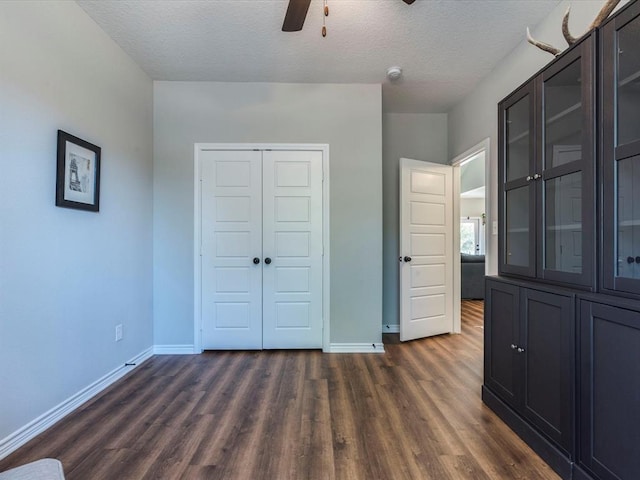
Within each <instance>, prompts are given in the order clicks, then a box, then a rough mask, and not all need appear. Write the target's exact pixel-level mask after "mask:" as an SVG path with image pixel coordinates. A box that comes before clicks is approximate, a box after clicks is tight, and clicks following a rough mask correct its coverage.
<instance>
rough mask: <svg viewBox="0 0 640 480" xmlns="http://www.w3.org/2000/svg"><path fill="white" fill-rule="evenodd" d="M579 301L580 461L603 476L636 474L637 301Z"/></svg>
mask: <svg viewBox="0 0 640 480" xmlns="http://www.w3.org/2000/svg"><path fill="white" fill-rule="evenodd" d="M601 301H602V299H599V301H592V300H584V299H583V300H581V301H580V303H579V314H580V349H579V351H580V377H579V378H580V395H579V397H580V398H579V400H580V422H579V431H580V444H579V452H580V453H579V461H580V464H581V465H582V466H583V467H584V468H585V469H586V470H588V471H589V473H591V474H592V475H593V476H594V477H596V478H599V479H602V480H613V479H615V480H621V479H637V478H640V305H637V302H635V305H628V306H617V305H616V304H615V303H613V302H611V301H608V302H607V303H600V302H601Z"/></svg>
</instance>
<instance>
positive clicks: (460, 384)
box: [0, 301, 559, 480]
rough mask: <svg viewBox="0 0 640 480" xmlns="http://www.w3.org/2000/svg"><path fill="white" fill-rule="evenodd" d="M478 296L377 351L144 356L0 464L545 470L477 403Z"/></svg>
mask: <svg viewBox="0 0 640 480" xmlns="http://www.w3.org/2000/svg"><path fill="white" fill-rule="evenodd" d="M482 308H483V302H482V301H464V302H463V306H462V317H463V323H462V334H461V335H444V336H439V337H433V338H429V339H423V340H416V341H413V342H408V343H402V344H401V343H400V342H399V341H398V338H397V335H385V343H386V345H385V350H386V352H387V353H386V354H384V355H380V354H323V353H321V352H315V351H264V352H209V353H205V354H203V355H196V356H156V357H153V358H152V359H150V360H148V361H147V362H145V363H144V364H143V365H141V366H140V367H138V368H137V369H136V370H134V371H133V372H132V373H131V374H129V375H128V376H127V377H125V378H123V379H122V380H120V381H118V382H117V383H116V384H114V385H113V386H111V387H110V388H109V389H107V390H106V391H105V392H103V393H102V394H100V395H99V396H97V397H96V398H94V399H93V400H91V401H90V402H87V403H86V404H85V405H83V406H82V407H81V408H80V409H78V410H77V411H75V412H74V413H72V414H70V415H69V416H67V417H66V418H65V419H63V420H62V421H61V422H59V423H58V424H56V425H55V426H54V427H52V428H51V429H49V430H48V431H46V432H44V433H43V434H41V435H40V436H39V437H37V438H35V439H34V440H32V441H31V442H29V443H28V444H27V445H25V446H23V447H22V448H21V449H19V450H18V451H16V452H14V453H13V454H12V455H10V456H9V457H7V458H5V459H4V460H1V461H0V471H3V470H5V469H8V468H12V467H14V466H17V465H19V464H22V463H26V462H29V461H32V460H35V459H38V458H42V457H54V458H58V459H60V460H61V461H62V463H63V465H64V469H65V475H66V477H67V479H68V480H75V479H77V480H87V479H90V480H101V479H109V480H113V479H118V480H121V479H135V480H138V479H208V480H211V479H337V480H342V479H385V480H386V479H438V480H442V479H474V480H475V479H557V478H559V477H557V476H556V475H555V474H554V473H553V471H552V470H551V469H550V468H549V467H548V466H547V465H546V464H545V463H544V462H543V461H542V460H541V459H540V458H539V457H538V456H537V455H536V454H535V453H533V451H532V450H531V449H529V447H527V446H526V445H525V444H524V443H523V442H522V441H521V440H520V439H519V438H518V437H517V436H516V435H515V434H514V433H513V432H512V431H511V430H509V428H508V427H506V426H505V425H504V424H503V423H502V421H501V420H499V419H498V418H497V417H496V416H495V415H494V414H493V413H492V412H491V411H490V410H489V409H488V408H486V407H485V406H484V405H483V404H482V402H481V400H480V386H481V383H482Z"/></svg>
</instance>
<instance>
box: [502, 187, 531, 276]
mask: <svg viewBox="0 0 640 480" xmlns="http://www.w3.org/2000/svg"><path fill="white" fill-rule="evenodd" d="M506 197H507V198H506V205H505V210H506V212H505V218H506V219H507V220H506V225H505V227H506V239H505V249H506V252H505V263H506V264H507V265H514V266H520V267H528V266H529V186H528V185H527V186H525V187H520V188H515V189H513V190H509V191H507V192H506Z"/></svg>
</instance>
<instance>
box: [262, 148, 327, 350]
mask: <svg viewBox="0 0 640 480" xmlns="http://www.w3.org/2000/svg"><path fill="white" fill-rule="evenodd" d="M263 172H264V173H263V177H264V183H263V192H264V194H263V199H264V200H263V202H264V203H263V229H264V234H263V251H264V256H265V257H268V258H269V259H271V263H270V264H266V261H265V265H264V266H263V299H264V301H263V314H262V315H263V347H264V348H321V347H322V152H319V151H306V152H305V151H265V152H264V154H263Z"/></svg>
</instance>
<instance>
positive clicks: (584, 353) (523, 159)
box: [482, 0, 640, 480]
mask: <svg viewBox="0 0 640 480" xmlns="http://www.w3.org/2000/svg"><path fill="white" fill-rule="evenodd" d="M596 93H599V95H597V96H596ZM596 98H597V100H598V103H597V104H596ZM596 131H597V135H595V132H596ZM498 141H499V151H498V158H499V162H498V175H499V177H498V207H499V212H498V215H499V217H498V222H499V226H500V228H499V231H498V235H499V237H498V253H499V258H498V272H499V274H500V276H499V277H490V278H488V279H487V282H486V297H485V298H486V303H485V378H484V385H483V389H482V398H483V400H484V402H485V403H486V404H487V405H488V406H489V407H490V408H491V409H493V410H494V411H495V412H496V413H497V414H498V415H499V416H500V418H502V419H503V420H504V421H505V423H507V424H508V425H509V426H510V427H511V428H512V429H513V430H514V431H515V432H516V433H518V435H520V437H521V438H523V439H524V440H525V441H526V442H527V443H528V444H529V445H530V446H531V447H532V448H533V449H534V450H535V451H536V452H537V453H538V454H539V455H540V456H541V457H542V458H543V459H544V460H545V461H546V462H547V463H549V465H550V466H551V467H552V468H553V469H554V470H555V471H556V472H557V473H558V474H559V475H560V476H561V477H562V478H567V479H568V478H572V479H578V480H614V479H615V480H632V479H633V480H635V479H640V0H634V1H631V2H629V3H627V4H626V5H625V6H624V7H623V8H622V9H620V10H619V11H618V12H617V13H616V14H615V15H614V16H613V17H612V18H610V19H609V20H607V22H606V23H605V24H604V25H603V26H602V27H601V28H600V29H598V30H597V31H592V32H590V33H589V34H588V35H586V36H585V37H583V38H582V39H581V40H580V42H579V43H577V44H575V45H574V46H572V47H571V48H570V49H569V50H568V51H566V52H564V53H563V54H562V55H560V56H559V57H558V58H556V59H555V60H554V61H552V62H551V63H550V64H549V65H548V66H547V67H545V68H544V69H543V70H542V71H540V72H539V73H537V74H536V75H534V76H533V77H532V78H531V79H530V80H529V81H528V82H526V83H525V84H524V85H523V86H521V87H519V88H518V89H517V90H515V91H514V92H513V93H512V94H510V95H509V96H508V97H506V98H505V99H504V100H503V101H502V102H500V104H499V105H498ZM596 254H597V256H596Z"/></svg>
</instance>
